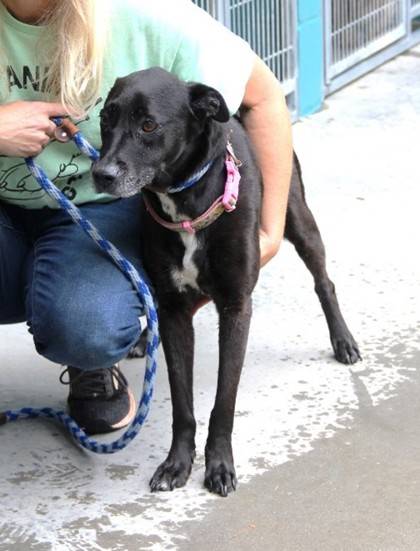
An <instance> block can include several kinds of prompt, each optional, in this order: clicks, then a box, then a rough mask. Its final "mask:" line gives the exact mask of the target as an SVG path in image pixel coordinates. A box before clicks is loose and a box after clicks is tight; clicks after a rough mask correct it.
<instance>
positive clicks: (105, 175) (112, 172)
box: [92, 162, 119, 186]
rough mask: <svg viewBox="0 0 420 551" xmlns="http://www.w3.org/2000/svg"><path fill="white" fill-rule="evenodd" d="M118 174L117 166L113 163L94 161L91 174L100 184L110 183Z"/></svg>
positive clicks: (106, 184)
mask: <svg viewBox="0 0 420 551" xmlns="http://www.w3.org/2000/svg"><path fill="white" fill-rule="evenodd" d="M118 174H119V167H118V165H116V164H113V163H106V164H101V163H100V162H99V163H96V165H95V166H94V168H93V170H92V175H93V178H94V180H95V181H96V183H97V184H101V185H102V186H108V185H111V184H112V183H113V182H114V180H115V179H116V178H117V176H118Z"/></svg>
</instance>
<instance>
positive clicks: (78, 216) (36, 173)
mask: <svg viewBox="0 0 420 551" xmlns="http://www.w3.org/2000/svg"><path fill="white" fill-rule="evenodd" d="M54 122H55V124H56V125H57V127H58V128H59V129H60V128H65V132H66V133H67V131H69V132H70V134H71V139H72V140H73V141H74V143H75V144H76V146H77V147H78V149H79V150H80V151H81V152H82V153H84V154H85V155H87V156H88V157H89V158H90V159H91V160H92V161H96V160H97V159H98V158H99V153H98V151H97V150H96V149H95V148H94V147H92V146H91V145H90V144H89V142H88V141H87V140H86V139H85V138H84V137H83V136H82V134H81V132H80V131H79V129H78V128H77V126H75V125H74V124H73V123H70V124H69V122H68V121H67V119H66V123H64V121H63V119H61V118H56V119H54ZM70 134H69V135H70ZM25 162H26V165H27V167H28V169H29V171H30V172H31V174H32V175H33V177H34V178H35V179H36V181H37V182H38V184H39V185H40V186H41V188H42V189H43V190H44V191H45V192H46V193H48V195H49V196H50V197H52V198H53V199H55V200H56V201H57V203H58V204H59V205H60V207H61V208H63V209H64V210H65V211H66V212H67V213H68V214H69V216H70V217H71V218H72V219H73V221H74V222H75V223H76V224H78V225H79V226H80V227H81V229H82V230H83V231H84V232H85V233H87V234H88V235H89V236H90V237H91V238H92V239H93V240H94V241H95V243H96V244H97V245H98V247H100V248H101V249H102V250H103V251H104V252H105V253H107V254H108V255H109V256H110V257H111V259H112V260H113V261H114V263H115V264H116V265H117V266H118V268H119V269H120V270H121V271H122V272H123V273H124V274H125V276H126V277H127V278H128V279H129V280H130V281H131V283H132V284H133V286H134V288H135V289H136V291H137V294H138V296H139V298H140V301H141V303H142V305H143V308H144V311H145V314H146V319H147V347H146V368H145V374H144V381H143V392H142V396H141V399H140V402H139V405H138V410H137V413H136V416H135V418H134V420H133V422H132V423H131V425H130V426H129V427H128V428H127V429H126V430H125V432H124V433H123V434H122V436H121V437H120V438H118V439H117V440H115V441H114V442H111V443H108V444H107V443H104V444H103V443H100V442H97V441H96V440H94V439H93V438H91V437H89V436H88V435H87V434H86V433H85V432H84V430H83V429H81V428H80V427H79V425H78V424H77V423H76V421H74V419H73V418H72V417H70V415H68V414H67V413H66V412H64V411H58V410H54V409H53V408H28V407H26V408H22V409H18V410H8V411H5V412H0V425H3V424H5V423H7V422H10V421H17V420H19V419H34V418H37V417H47V418H50V419H55V420H57V421H59V422H60V423H61V424H62V425H64V427H65V428H66V429H67V431H68V432H69V433H70V434H71V435H72V436H73V438H74V439H75V440H77V442H79V444H80V445H81V446H83V447H84V448H86V449H87V450H90V451H91V452H95V453H104V454H105V453H107V454H108V453H115V452H117V451H118V450H122V449H124V448H125V447H126V446H127V445H128V444H129V442H131V441H132V440H133V439H134V438H135V437H136V436H137V434H138V433H139V432H140V430H141V427H142V426H143V424H144V421H145V420H146V418H147V415H148V413H149V410H150V402H151V399H152V396H153V389H154V383H155V379H156V370H157V363H156V358H157V350H158V347H159V342H160V341H159V329H158V317H157V311H156V307H155V304H154V301H153V296H152V294H151V291H150V289H149V287H148V285H147V283H146V281H145V279H146V278H145V275H144V274H142V275H140V274H139V273H138V271H137V270H136V268H135V267H134V266H133V265H132V264H131V262H129V261H128V260H127V259H126V258H124V256H123V255H122V254H121V252H120V251H119V250H118V249H117V248H116V247H115V246H114V245H113V244H112V243H110V242H109V241H108V240H107V239H105V238H104V237H103V236H102V235H101V234H100V233H99V231H98V230H97V229H96V227H95V226H94V225H93V224H92V223H91V222H90V221H89V220H88V219H87V218H85V217H84V216H83V214H82V213H81V211H80V210H79V209H78V208H77V207H76V206H75V205H73V203H71V202H70V201H69V200H68V199H67V197H65V195H64V194H63V193H62V192H61V191H60V190H59V189H58V188H56V187H55V186H54V184H53V183H52V182H51V181H50V180H49V178H48V176H47V175H46V174H45V172H44V171H43V170H42V168H41V167H39V166H38V165H37V164H36V163H35V162H34V160H33V158H32V157H27V158H26V159H25Z"/></svg>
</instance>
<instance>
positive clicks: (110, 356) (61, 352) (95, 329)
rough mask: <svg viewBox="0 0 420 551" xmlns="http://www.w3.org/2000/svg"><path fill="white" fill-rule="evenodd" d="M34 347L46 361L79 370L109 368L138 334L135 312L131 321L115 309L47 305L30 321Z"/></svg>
mask: <svg viewBox="0 0 420 551" xmlns="http://www.w3.org/2000/svg"><path fill="white" fill-rule="evenodd" d="M30 331H31V333H32V334H33V337H34V343H35V347H36V349H37V351H38V353H39V354H41V355H42V356H44V357H45V358H47V359H48V360H50V361H52V362H55V363H58V364H62V365H71V366H73V367H77V368H79V369H100V368H105V367H110V366H112V365H114V364H115V363H116V362H118V361H119V360H121V359H123V358H124V357H125V356H126V355H127V354H128V352H129V350H130V348H131V347H132V346H134V345H135V344H136V342H137V340H138V338H139V335H140V322H139V319H138V317H137V316H136V315H133V316H131V320H127V317H126V318H125V319H124V318H123V316H122V315H121V316H118V315H117V314H116V312H115V311H114V312H109V311H107V310H106V309H100V308H95V309H93V310H89V309H88V308H86V305H84V307H83V309H81V308H78V307H77V305H76V304H73V305H67V307H66V308H65V309H62V308H54V307H50V308H48V310H47V311H44V312H43V313H42V316H34V317H33V320H32V323H30Z"/></svg>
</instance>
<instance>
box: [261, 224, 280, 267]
mask: <svg viewBox="0 0 420 551" xmlns="http://www.w3.org/2000/svg"><path fill="white" fill-rule="evenodd" d="M279 248H280V243H278V242H277V241H276V240H274V239H272V238H270V236H269V235H268V233H266V232H265V231H264V230H262V229H261V228H260V258H261V260H260V265H261V268H262V267H263V266H265V265H266V264H267V262H268V261H269V260H271V259H272V258H273V256H275V255H276V254H277V252H278V250H279Z"/></svg>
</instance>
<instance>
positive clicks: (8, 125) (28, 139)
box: [0, 101, 66, 157]
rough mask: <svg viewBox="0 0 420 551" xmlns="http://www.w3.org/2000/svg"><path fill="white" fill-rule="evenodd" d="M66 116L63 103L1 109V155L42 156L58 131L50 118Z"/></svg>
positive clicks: (28, 103)
mask: <svg viewBox="0 0 420 551" xmlns="http://www.w3.org/2000/svg"><path fill="white" fill-rule="evenodd" d="M65 114H66V112H65V109H64V108H63V106H62V105H61V104H60V103H49V102H43V101H15V102H11V103H4V104H2V105H0V155H6V156H8V157H29V156H34V155H38V154H39V153H41V151H42V149H43V147H45V145H46V144H47V143H48V142H49V140H50V137H51V136H52V135H53V133H54V130H55V128H56V126H55V124H54V123H53V122H52V120H50V117H58V116H62V115H65Z"/></svg>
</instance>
